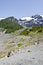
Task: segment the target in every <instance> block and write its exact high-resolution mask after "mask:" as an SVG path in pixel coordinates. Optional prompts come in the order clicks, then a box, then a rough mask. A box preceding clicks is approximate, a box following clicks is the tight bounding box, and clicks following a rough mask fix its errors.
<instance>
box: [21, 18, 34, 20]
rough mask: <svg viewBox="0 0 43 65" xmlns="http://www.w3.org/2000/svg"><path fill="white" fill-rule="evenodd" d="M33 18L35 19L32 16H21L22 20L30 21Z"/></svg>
mask: <svg viewBox="0 0 43 65" xmlns="http://www.w3.org/2000/svg"><path fill="white" fill-rule="evenodd" d="M32 19H34V18H32V17H23V18H21V20H26V21H30V20H32Z"/></svg>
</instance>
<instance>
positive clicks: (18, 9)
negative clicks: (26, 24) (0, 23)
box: [0, 0, 43, 18]
mask: <svg viewBox="0 0 43 65" xmlns="http://www.w3.org/2000/svg"><path fill="white" fill-rule="evenodd" d="M34 14H41V15H43V0H0V17H3V18H5V17H8V16H14V17H16V18H21V17H23V16H31V15H34Z"/></svg>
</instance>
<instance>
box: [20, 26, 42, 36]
mask: <svg viewBox="0 0 43 65" xmlns="http://www.w3.org/2000/svg"><path fill="white" fill-rule="evenodd" d="M40 33H43V26H32V27H29V28H26V29H24V30H23V31H22V32H20V35H34V34H35V35H37V34H40Z"/></svg>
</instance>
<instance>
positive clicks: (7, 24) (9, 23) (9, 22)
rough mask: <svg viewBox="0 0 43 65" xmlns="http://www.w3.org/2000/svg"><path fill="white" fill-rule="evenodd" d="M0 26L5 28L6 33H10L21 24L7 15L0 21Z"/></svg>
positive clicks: (19, 27)
mask: <svg viewBox="0 0 43 65" xmlns="http://www.w3.org/2000/svg"><path fill="white" fill-rule="evenodd" d="M0 28H3V29H4V30H5V29H6V33H11V32H14V31H15V30H19V29H21V28H22V26H20V25H19V24H18V23H17V20H14V18H13V17H9V18H6V19H3V20H1V21H0Z"/></svg>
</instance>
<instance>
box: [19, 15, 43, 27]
mask: <svg viewBox="0 0 43 65" xmlns="http://www.w3.org/2000/svg"><path fill="white" fill-rule="evenodd" d="M19 24H20V25H22V26H24V27H29V26H42V25H43V16H42V15H33V16H31V17H23V18H20V19H19Z"/></svg>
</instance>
